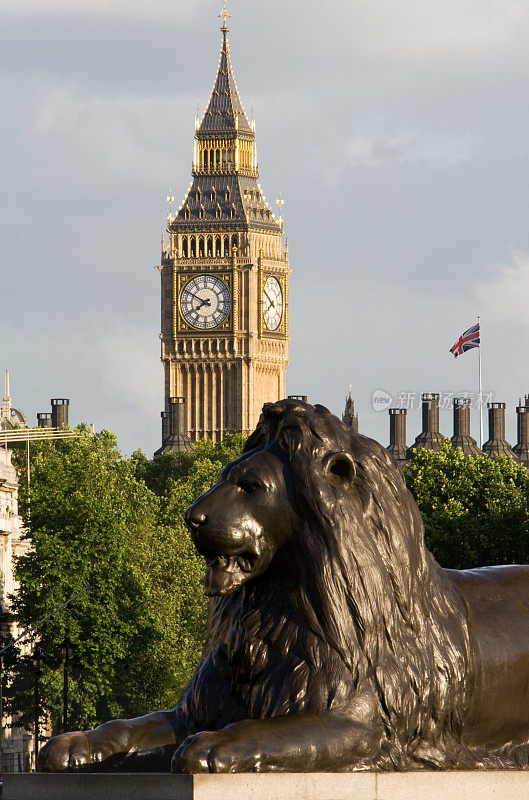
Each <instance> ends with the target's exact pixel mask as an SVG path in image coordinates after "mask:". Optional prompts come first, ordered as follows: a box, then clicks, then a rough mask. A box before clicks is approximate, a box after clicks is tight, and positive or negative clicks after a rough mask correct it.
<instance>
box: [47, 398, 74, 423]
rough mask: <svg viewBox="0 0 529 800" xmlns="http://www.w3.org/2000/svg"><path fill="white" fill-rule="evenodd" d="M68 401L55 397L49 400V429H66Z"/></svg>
mask: <svg viewBox="0 0 529 800" xmlns="http://www.w3.org/2000/svg"><path fill="white" fill-rule="evenodd" d="M69 405H70V401H69V400H68V398H66V397H55V398H52V400H51V427H52V428H67V427H68V406H69Z"/></svg>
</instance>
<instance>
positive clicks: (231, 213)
mask: <svg viewBox="0 0 529 800" xmlns="http://www.w3.org/2000/svg"><path fill="white" fill-rule="evenodd" d="M230 217H231V218H232V219H234V218H235V206H234V205H232V207H231V208H230Z"/></svg>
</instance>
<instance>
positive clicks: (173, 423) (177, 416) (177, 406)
mask: <svg viewBox="0 0 529 800" xmlns="http://www.w3.org/2000/svg"><path fill="white" fill-rule="evenodd" d="M191 448H192V442H191V439H190V438H189V437H188V436H187V412H186V401H185V398H184V397H170V398H169V411H162V446H161V447H160V449H159V450H157V451H156V453H155V454H154V455H156V456H157V455H160V453H180V452H182V451H183V450H191Z"/></svg>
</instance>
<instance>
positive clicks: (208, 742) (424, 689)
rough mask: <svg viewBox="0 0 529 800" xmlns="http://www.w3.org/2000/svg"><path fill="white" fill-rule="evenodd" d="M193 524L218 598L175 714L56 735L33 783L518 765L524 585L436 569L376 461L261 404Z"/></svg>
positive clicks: (528, 653) (330, 431) (296, 406)
mask: <svg viewBox="0 0 529 800" xmlns="http://www.w3.org/2000/svg"><path fill="white" fill-rule="evenodd" d="M186 521H187V524H188V526H189V529H190V532H191V536H192V537H193V541H194V543H195V545H196V547H197V549H198V551H199V552H200V553H201V554H202V555H203V556H204V558H205V560H206V565H207V566H206V576H205V587H206V593H207V594H208V595H209V596H210V598H211V601H210V610H209V619H208V625H207V634H206V642H205V645H204V651H203V654H202V657H201V660H200V663H199V664H198V666H197V669H196V672H195V674H194V676H193V678H192V679H191V682H190V684H189V685H188V687H187V688H186V690H185V691H184V693H183V696H182V698H181V700H180V702H179V703H178V705H177V706H176V707H175V708H174V709H172V711H163V712H155V713H153V714H149V715H147V716H145V717H141V718H139V719H131V720H114V721H112V722H107V723H105V724H103V725H101V726H100V727H99V728H96V729H95V730H93V731H86V732H76V733H67V734H62V735H60V736H57V737H55V738H53V739H51V740H50V741H49V742H48V743H47V744H46V745H45V746H44V748H43V749H42V751H41V754H40V768H41V769H44V770H67V769H88V770H95V769H101V770H103V771H108V770H114V769H120V770H126V771H132V770H142V771H147V770H157V771H160V770H168V769H169V768H172V769H173V771H174V772H207V771H209V772H259V771H273V770H274V771H289V772H290V771H291V772H307V771H309V772H310V771H329V770H331V771H349V770H366V769H379V770H415V769H475V768H480V767H481V768H483V767H486V768H501V769H506V768H526V767H527V766H528V752H529V747H528V743H529V568H528V567H524V566H521V567H520V566H513V567H485V568H483V569H475V570H468V571H463V572H457V571H453V570H444V569H442V568H441V567H440V566H439V565H438V564H437V562H436V561H435V560H434V558H433V557H432V555H431V554H430V553H429V552H428V550H427V549H426V547H425V544H424V535H423V524H422V520H421V516H420V513H419V510H418V508H417V505H416V503H415V501H414V500H413V498H412V496H411V494H410V493H409V491H408V490H407V488H406V485H405V482H404V480H403V477H402V475H401V473H400V470H399V469H398V467H397V465H396V464H395V462H394V461H393V460H392V458H391V457H390V456H389V455H388V454H387V452H386V451H385V449H384V448H383V447H382V446H381V445H379V444H377V443H376V442H374V441H373V440H371V439H368V438H366V437H365V436H360V435H358V434H356V433H354V432H353V431H352V429H351V428H349V427H346V426H345V425H343V424H342V423H341V422H340V421H339V420H338V419H337V418H336V417H334V416H333V415H332V414H331V413H330V412H329V411H328V410H327V409H326V408H323V407H322V406H318V405H316V406H311V405H309V404H307V403H302V402H299V401H297V400H283V401H281V402H278V403H274V404H268V405H266V406H265V407H264V409H263V413H262V416H261V419H260V421H259V424H258V426H257V429H256V430H255V432H254V433H253V434H252V435H251V436H250V438H249V439H248V442H247V444H246V447H245V449H244V452H243V454H242V455H241V457H240V458H238V459H237V460H236V461H234V462H233V463H231V464H229V465H228V466H227V467H226V468H225V469H224V470H223V471H222V473H221V475H220V479H219V481H218V483H217V484H216V485H215V486H214V487H213V488H212V489H211V490H210V491H209V492H207V493H206V494H205V495H203V496H202V497H200V498H199V499H198V500H197V501H196V502H195V503H194V504H193V505H192V506H191V508H189V509H188V511H187V513H186Z"/></svg>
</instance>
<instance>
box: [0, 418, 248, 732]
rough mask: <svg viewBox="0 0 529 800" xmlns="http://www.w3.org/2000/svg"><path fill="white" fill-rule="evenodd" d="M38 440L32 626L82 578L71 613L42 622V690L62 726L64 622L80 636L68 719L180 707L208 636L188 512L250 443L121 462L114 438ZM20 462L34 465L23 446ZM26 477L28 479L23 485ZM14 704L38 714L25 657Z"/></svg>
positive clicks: (26, 604) (32, 499) (30, 569)
mask: <svg viewBox="0 0 529 800" xmlns="http://www.w3.org/2000/svg"><path fill="white" fill-rule="evenodd" d="M78 433H79V436H78V437H77V438H75V439H70V440H63V441H58V442H54V443H52V442H42V443H39V444H35V445H33V446H32V478H31V491H30V493H28V492H27V490H25V489H23V491H22V497H21V510H22V513H23V517H24V522H25V529H26V538H27V542H28V548H29V549H28V552H27V553H26V554H25V555H24V556H22V557H21V558H20V559H19V562H18V565H17V578H18V580H19V582H20V591H19V593H18V595H17V596H16V597H15V598H14V611H15V614H16V619H17V623H18V625H19V626H20V627H21V628H25V627H28V626H30V625H32V624H34V623H35V621H37V620H38V619H40V618H41V617H43V616H44V615H45V614H46V613H48V612H50V611H51V610H53V609H54V608H56V607H58V606H59V605H60V604H61V603H62V602H64V601H65V600H66V599H67V598H68V597H70V596H72V595H73V594H75V593H76V592H77V591H79V590H81V589H82V588H84V587H85V586H88V587H89V590H88V592H87V593H86V594H85V595H83V596H82V597H81V598H79V599H78V600H77V601H76V602H75V604H74V605H72V606H71V608H70V611H69V612H68V613H67V614H66V613H65V612H61V614H59V615H58V616H57V617H55V618H54V619H53V620H50V621H49V622H48V623H46V625H45V626H44V627H43V628H42V629H41V631H40V638H41V647H42V650H43V651H44V653H45V655H46V663H45V666H44V668H43V675H42V696H43V698H45V707H46V709H47V710H48V711H49V712H50V714H51V720H52V728H53V730H54V731H58V730H60V725H61V712H62V670H61V669H60V667H61V654H60V649H59V643H60V641H61V640H62V639H63V638H64V634H65V630H66V626H67V625H69V627H70V636H71V638H72V640H73V641H75V642H76V643H77V644H78V647H77V648H76V650H75V653H74V656H73V659H72V662H71V680H70V700H71V715H70V719H71V725H74V726H75V727H78V728H85V727H92V726H94V725H95V724H98V723H100V722H103V721H105V720H107V719H111V718H114V717H119V716H123V715H125V716H129V715H138V714H142V713H145V712H147V711H152V710H153V709H155V708H161V707H170V706H171V705H174V703H175V702H176V700H177V699H178V696H179V694H180V691H181V689H182V688H183V687H184V686H185V684H186V683H187V681H188V680H189V677H190V675H191V674H192V671H193V668H194V666H195V664H196V662H197V660H198V657H199V655H200V650H201V647H202V643H203V636H204V627H205V614H206V603H205V598H204V596H203V591H202V585H201V584H202V574H203V566H202V561H201V559H200V558H199V557H198V555H197V554H196V553H195V551H194V548H193V546H192V544H191V541H190V538H189V535H188V533H187V529H186V528H185V526H184V523H183V512H184V511H185V509H186V508H187V506H188V505H189V504H190V503H191V502H192V501H193V499H194V498H195V497H197V496H198V495H199V494H201V493H202V492H203V491H206V490H207V489H208V488H209V487H210V486H211V485H212V483H213V482H214V481H215V480H216V479H217V476H218V472H219V470H220V469H221V468H222V466H223V465H224V464H225V463H226V462H227V461H229V460H231V459H232V458H235V457H236V456H237V455H238V454H239V453H240V450H241V447H242V444H243V441H244V440H243V439H242V437H240V436H239V437H237V436H232V437H228V439H227V440H226V441H225V442H224V443H223V444H222V445H213V444H212V443H211V442H207V441H203V442H198V443H197V444H196V445H195V447H194V448H193V450H192V452H190V453H182V454H178V455H164V456H160V457H156V458H155V459H153V460H152V461H149V460H148V459H147V458H146V457H145V456H143V454H141V452H138V453H135V454H134V455H133V456H132V458H131V459H123V458H122V457H121V455H120V453H119V451H118V449H117V443H116V440H115V437H114V436H113V435H112V434H110V433H108V432H102V433H101V434H98V435H97V436H90V435H89V434H88V431H87V430H86V428H80V429H78ZM19 460H20V464H21V465H24V466H25V462H24V455H23V453H21V454H20V457H19ZM23 486H24V482H23ZM17 664H18V667H17V671H16V674H15V679H14V681H13V683H12V686H11V692H10V694H11V697H10V700H9V702H10V707H11V709H12V710H13V711H20V712H21V713H22V723H25V724H28V723H29V722H30V721H31V720H32V717H33V697H32V681H33V670H32V667H31V664H30V662H29V659H28V658H27V657H26V658H23V657H20V658H19V659H18V662H17Z"/></svg>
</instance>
